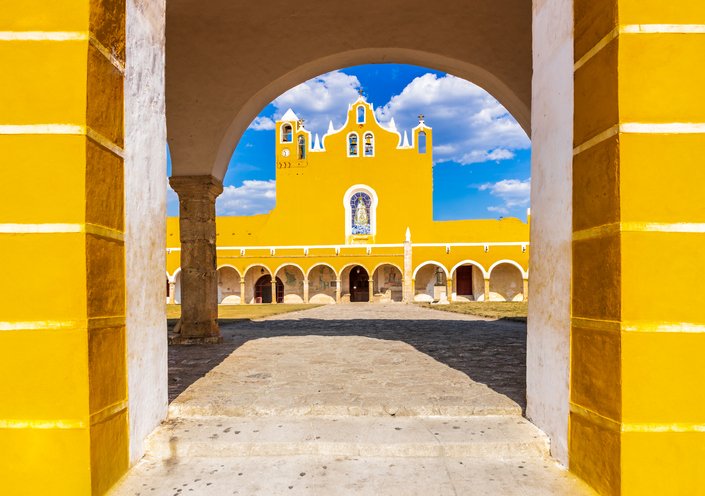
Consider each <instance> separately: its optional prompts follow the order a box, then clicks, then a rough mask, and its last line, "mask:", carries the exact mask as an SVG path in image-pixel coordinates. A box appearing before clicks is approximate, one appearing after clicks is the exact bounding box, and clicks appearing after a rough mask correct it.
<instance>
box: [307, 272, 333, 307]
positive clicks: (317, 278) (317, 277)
mask: <svg viewBox="0 0 705 496" xmlns="http://www.w3.org/2000/svg"><path fill="white" fill-rule="evenodd" d="M306 278H307V281H308V302H309V303H317V304H331V303H336V295H337V292H338V287H337V285H338V284H339V281H338V275H337V274H336V272H335V269H334V268H333V267H332V266H330V265H327V264H318V265H314V266H313V267H311V268H310V269H309V270H308V273H307V275H306Z"/></svg>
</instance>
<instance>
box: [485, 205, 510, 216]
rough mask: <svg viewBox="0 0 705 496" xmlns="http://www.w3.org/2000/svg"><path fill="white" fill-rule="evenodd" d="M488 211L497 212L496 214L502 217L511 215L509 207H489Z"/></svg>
mask: <svg viewBox="0 0 705 496" xmlns="http://www.w3.org/2000/svg"><path fill="white" fill-rule="evenodd" d="M487 210H488V211H489V212H495V213H498V214H502V215H508V214H509V209H508V208H507V207H497V206H495V207H487Z"/></svg>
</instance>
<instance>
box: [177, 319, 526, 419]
mask: <svg viewBox="0 0 705 496" xmlns="http://www.w3.org/2000/svg"><path fill="white" fill-rule="evenodd" d="M220 328H221V333H222V335H223V343H221V344H217V345H190V346H178V345H170V346H169V401H172V400H173V399H174V398H176V397H177V396H178V395H179V394H180V393H181V392H182V391H184V390H185V389H186V388H187V387H188V386H189V385H191V384H192V383H193V382H195V381H196V380H198V379H199V378H201V377H203V376H204V375H205V374H206V373H207V372H208V371H209V370H211V369H212V368H213V367H215V366H216V365H218V364H219V363H220V362H222V361H223V359H225V357H227V356H228V355H229V354H230V353H232V352H233V351H234V350H235V349H237V348H238V347H240V346H242V345H243V344H244V343H246V342H247V341H249V340H251V339H258V338H267V337H277V336H308V335H317V336H363V337H369V338H377V339H385V340H394V341H403V342H405V343H408V344H410V345H411V346H413V347H414V348H416V349H417V350H418V351H420V352H422V353H425V354H427V355H429V356H431V357H432V358H434V359H435V360H437V361H439V362H441V363H444V364H446V365H448V366H449V367H452V368H454V369H456V370H459V371H461V372H464V373H465V374H467V375H468V376H469V377H470V378H471V379H473V380H474V381H476V382H481V383H484V384H487V385H488V386H489V387H491V388H492V389H494V390H495V391H497V392H499V393H502V394H504V395H506V396H508V397H509V398H511V399H512V400H514V401H515V402H517V403H518V404H519V405H520V406H521V408H522V411H524V409H525V407H526V324H524V323H521V322H514V321H507V320H494V321H479V320H478V321H468V320H386V319H365V320H342V319H340V320H321V319H297V320H295V319H281V320H267V321H250V320H221V321H220Z"/></svg>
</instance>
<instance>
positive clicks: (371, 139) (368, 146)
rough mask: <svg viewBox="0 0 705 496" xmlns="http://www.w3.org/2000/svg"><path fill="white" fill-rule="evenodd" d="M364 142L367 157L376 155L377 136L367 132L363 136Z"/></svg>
mask: <svg viewBox="0 0 705 496" xmlns="http://www.w3.org/2000/svg"><path fill="white" fill-rule="evenodd" d="M363 143H364V146H365V153H364V155H365V157H374V156H375V136H374V134H372V133H365V135H364V137H363Z"/></svg>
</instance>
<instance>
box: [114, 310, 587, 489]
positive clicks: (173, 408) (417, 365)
mask: <svg viewBox="0 0 705 496" xmlns="http://www.w3.org/2000/svg"><path fill="white" fill-rule="evenodd" d="M222 329H223V334H224V337H225V340H224V341H225V343H224V345H227V346H232V347H233V351H232V352H231V353H230V354H229V355H228V356H227V357H226V358H225V359H224V360H222V362H221V363H219V364H218V365H217V366H215V367H213V365H214V364H211V367H212V370H210V371H208V372H207V373H206V374H205V377H203V378H201V379H198V380H195V382H193V383H192V384H191V385H190V386H189V387H188V388H186V389H185V390H184V391H183V392H182V393H181V394H180V395H179V396H178V397H177V398H176V399H175V400H174V401H173V402H172V403H171V405H170V409H169V420H168V421H167V422H165V423H164V424H163V425H162V427H160V428H159V429H157V431H155V433H153V434H152V436H151V437H150V438H149V440H148V444H147V456H146V457H145V458H144V459H143V460H142V461H140V462H139V463H138V464H137V465H136V466H135V467H133V469H132V470H131V471H130V473H129V474H128V475H127V477H126V478H125V479H124V480H123V481H122V482H121V484H119V485H118V487H117V488H116V489H115V490H114V493H113V494H115V495H119V496H123V495H132V496H144V495H174V496H179V495H181V496H183V495H185V494H198V495H201V494H203V495H214V496H215V495H226V494H227V495H233V494H238V495H275V494H287V495H293V494H297V495H309V494H311V495H313V494H315V495H347V494H351V495H352V494H363V495H386V494H390V495H391V494H394V495H396V494H404V495H413V494H419V495H446V494H447V495H466V494H467V495H476V494H477V495H527V496H528V495H571V496H573V495H577V496H579V495H583V494H585V495H587V494H592V493H591V492H590V491H589V490H588V489H587V488H586V487H585V486H584V485H583V484H582V483H581V482H580V481H578V480H577V479H576V478H574V477H573V476H572V475H570V474H569V473H568V472H566V471H565V470H564V469H563V468H561V467H560V466H559V465H558V464H556V463H555V462H554V461H553V460H552V459H551V458H550V455H549V444H548V439H547V438H546V436H545V435H544V434H543V433H542V432H541V431H540V430H539V429H537V428H536V427H535V426H533V425H532V424H531V423H530V422H528V421H527V420H526V419H525V418H523V417H522V416H521V411H522V406H523V405H520V404H519V403H518V402H517V401H515V400H514V399H513V398H510V397H508V396H507V395H505V394H501V393H500V392H497V390H496V389H497V388H494V389H493V388H490V387H488V386H487V385H486V384H483V383H482V381H479V380H477V378H476V377H475V376H472V375H470V376H469V374H468V373H467V372H466V370H470V371H471V372H473V373H475V375H476V376H478V375H479V376H480V377H491V376H492V375H493V374H496V373H497V372H496V371H492V366H491V365H492V361H491V360H489V359H482V358H478V357H477V356H476V355H477V354H478V353H483V354H486V355H487V356H488V358H489V357H491V356H492V350H494V353H495V355H498V356H494V361H495V362H496V363H498V364H499V368H500V370H501V374H500V375H502V374H508V373H509V372H510V371H514V372H516V371H517V370H522V374H523V362H522V366H519V367H517V366H516V364H511V363H509V358H508V357H510V356H513V355H514V354H516V352H515V351H514V348H521V344H522V343H523V342H525V341H523V340H524V339H525V330H524V329H525V326H524V324H520V323H514V322H491V321H486V320H484V319H478V318H475V317H471V316H465V315H459V314H452V313H447V312H439V311H434V310H428V309H424V308H420V307H417V306H410V305H401V304H390V305H369V304H351V305H338V306H327V307H320V308H316V309H312V310H306V311H303V312H296V313H290V314H283V315H277V316H274V317H270V318H267V319H264V320H262V321H259V322H234V323H230V324H225V325H223V326H222ZM522 336H523V337H522ZM503 338H504V339H505V341H508V342H509V344H507V343H502V339H503ZM454 345H455V347H456V349H454V348H453V346H454ZM219 346H221V345H219ZM486 347H489V348H490V350H487V349H482V350H481V351H477V350H479V349H480V348H486ZM179 348H187V347H179ZM188 348H189V349H190V351H189V350H179V351H180V352H181V353H182V355H181V359H180V360H181V361H180V362H179V361H178V360H176V362H177V363H180V364H181V366H185V365H186V363H185V362H186V361H187V360H190V361H191V362H192V364H195V365H196V367H195V368H199V367H200V369H199V370H201V369H203V368H205V365H204V364H210V362H204V361H202V359H203V358H207V357H202V358H199V357H201V353H204V354H205V353H207V351H208V347H188ZM199 348H203V349H199ZM457 348H460V349H457ZM211 349H212V348H211ZM224 349H226V348H216V350H217V351H218V353H222V352H223V350H224ZM507 349H509V350H511V351H510V352H507ZM186 351H189V352H190V353H191V354H190V355H188V354H187V353H186ZM466 354H467V355H469V356H467V357H466V356H465V355H466ZM458 355H462V356H461V357H460V358H459V357H458ZM187 356H189V358H186V357H187ZM454 356H455V360H456V362H458V361H460V362H463V363H464V364H465V365H464V369H465V370H463V369H462V368H461V369H456V368H455V367H453V366H452V365H451V364H452V363H454V360H453V357H454ZM170 361H172V363H173V355H171V356H170ZM487 367H489V368H490V370H484V369H485V368H487ZM204 372H205V371H204ZM483 374H484V375H483ZM473 379H475V380H473ZM513 380H514V382H518V383H519V384H520V385H523V382H522V381H520V380H517V379H513ZM501 381H504V383H505V386H506V387H505V389H506V390H507V391H514V395H515V396H517V397H518V395H517V393H516V389H519V388H517V387H516V385H515V386H514V387H510V383H511V382H512V381H511V380H509V378H508V377H507V378H504V379H501ZM501 381H500V382H501ZM495 382H496V381H495ZM522 394H523V391H522Z"/></svg>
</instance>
